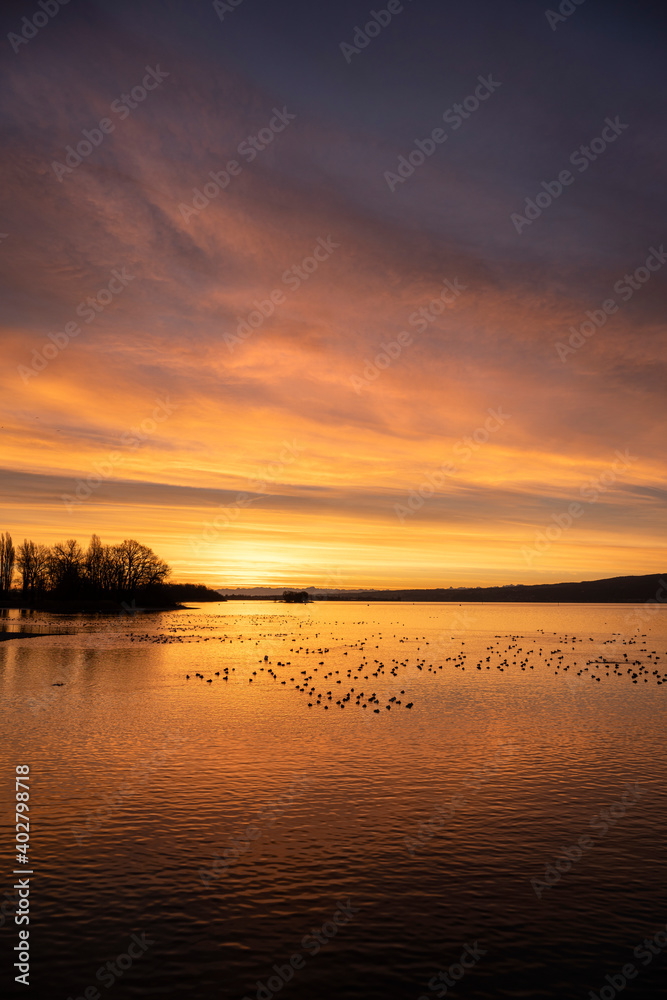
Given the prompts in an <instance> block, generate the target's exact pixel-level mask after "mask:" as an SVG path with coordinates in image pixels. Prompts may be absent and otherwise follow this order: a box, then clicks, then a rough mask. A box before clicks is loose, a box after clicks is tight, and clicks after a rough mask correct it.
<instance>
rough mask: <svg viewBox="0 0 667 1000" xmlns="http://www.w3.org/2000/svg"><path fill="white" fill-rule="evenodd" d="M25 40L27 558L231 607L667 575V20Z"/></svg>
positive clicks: (2, 270)
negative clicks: (256, 600) (100, 560)
mask: <svg viewBox="0 0 667 1000" xmlns="http://www.w3.org/2000/svg"><path fill="white" fill-rule="evenodd" d="M373 12H375V13H373ZM367 26H368V30H366V28H367ZM1 28H2V32H1V35H0V38H1V41H0V82H1V86H0V118H1V121H2V129H3V155H2V184H1V187H0V282H1V283H2V294H1V301H2V309H1V315H0V336H1V338H2V358H3V364H2V367H1V368H0V386H1V391H0V411H1V412H0V418H1V419H0V434H1V438H0V440H1V443H2V454H1V455H0V481H1V483H2V487H1V490H0V530H8V531H10V532H11V534H12V536H13V538H14V541H15V542H20V541H22V540H23V538H32V539H34V540H35V541H37V542H42V543H44V544H53V543H54V542H57V541H59V540H61V539H64V538H70V537H74V538H78V539H79V540H80V541H81V542H82V543H84V544H85V543H86V542H87V539H88V538H89V536H90V535H91V534H92V533H93V532H96V533H98V534H99V535H101V536H102V539H103V541H106V542H110V543H115V542H119V541H121V540H122V539H124V538H137V539H138V540H139V541H141V542H143V543H145V544H147V545H150V546H151V547H152V548H153V549H154V550H155V551H156V552H157V553H158V554H159V555H160V556H161V557H163V558H165V559H166V560H167V561H168V562H169V563H170V564H171V566H172V567H173V578H174V579H175V580H180V581H193V582H203V583H207V584H209V585H211V586H221V587H235V586H243V585H250V584H252V585H267V586H283V585H286V586H316V587H342V588H350V587H352V588H353V587H378V588H381V587H403V586H404V587H408V586H413V587H449V586H454V587H456V586H465V585H471V586H484V585H493V584H511V583H543V582H552V581H559V580H585V579H598V578H602V577H608V576H619V575H631V574H642V573H654V572H663V571H664V570H665V566H666V558H665V556H666V553H665V535H664V523H665V517H664V512H665V497H666V495H667V494H666V490H665V485H664V484H665V447H664V442H665V436H664V425H665V389H664V387H665V384H667V383H666V378H665V376H666V374H667V365H666V354H667V352H666V349H665V338H664V330H665V320H664V316H665V304H666V301H667V267H666V266H665V265H666V264H667V255H666V253H665V250H666V245H667V231H666V227H665V219H666V218H667V213H666V212H665V208H666V207H667V206H666V204H665V202H666V201H667V194H666V191H665V185H664V162H665V153H666V146H667V141H666V137H665V130H664V120H665V111H666V105H667V100H666V97H667V86H666V84H665V77H664V50H665V49H664V43H665V19H664V14H663V13H662V12H661V7H660V5H658V4H657V3H656V4H649V3H632V4H630V3H625V4H620V3H614V2H612V3H609V2H605V3H602V2H595V0H585V2H582V3H578V4H577V3H574V2H570V0H563V2H562V3H561V4H560V8H559V6H558V5H555V6H554V7H552V8H548V7H545V6H544V4H542V3H538V2H530V0H521V2H518V0H517V2H505V3H503V4H498V3H491V2H490V0H485V2H483V0H470V2H468V3H467V4H458V3H457V4H450V3H443V2H438V0H405V2H404V3H403V4H400V3H399V2H398V0H392V2H391V4H386V3H384V0H382V3H378V4H377V5H375V7H373V6H372V5H369V4H367V3H365V2H351V0H341V2H337V3H335V4H313V3H311V2H308V3H306V2H302V0H293V2H287V3H275V2H274V0H240V2H239V0H235V2H234V3H224V2H220V0H218V2H217V3H216V4H213V3H210V2H204V0H201V2H200V0H197V2H194V3H187V4H186V3H184V2H183V3H177V2H173V0H161V2H157V0H145V2H142V3H141V4H140V5H137V4H133V3H129V2H127V0H113V2H83V0H69V3H66V4H63V5H62V6H59V5H58V3H57V0H44V5H43V6H40V5H39V4H38V3H37V2H35V3H32V2H23V3H16V2H13V0H12V2H10V3H8V4H6V5H5V8H4V10H3V13H2V15H1Z"/></svg>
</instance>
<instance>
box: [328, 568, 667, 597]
mask: <svg viewBox="0 0 667 1000" xmlns="http://www.w3.org/2000/svg"><path fill="white" fill-rule="evenodd" d="M328 600H339V601H343V600H348V601H444V602H449V603H453V604H463V603H468V602H484V603H490V602H498V603H500V602H517V601H519V602H531V603H532V602H544V603H547V604H626V603H627V604H634V603H644V602H645V601H649V600H654V601H657V602H658V603H667V573H665V574H663V575H662V576H660V575H659V574H651V575H649V576H615V577H611V578H610V579H607V580H586V581H584V582H583V583H539V584H526V585H522V584H517V585H516V586H507V587H467V588H458V589H456V590H453V589H452V590H449V589H448V590H445V589H444V588H438V589H435V590H358V591H352V592H346V593H345V594H342V593H338V594H334V593H331V594H330V596H329V598H328Z"/></svg>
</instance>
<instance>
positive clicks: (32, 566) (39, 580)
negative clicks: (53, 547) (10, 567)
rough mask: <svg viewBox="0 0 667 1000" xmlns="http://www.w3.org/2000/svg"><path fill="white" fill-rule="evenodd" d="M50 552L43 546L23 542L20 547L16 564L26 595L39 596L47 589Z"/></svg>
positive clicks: (25, 540) (26, 541)
mask: <svg viewBox="0 0 667 1000" xmlns="http://www.w3.org/2000/svg"><path fill="white" fill-rule="evenodd" d="M48 560H49V550H48V549H47V548H45V547H44V546H43V545H35V543H34V542H29V541H28V540H27V539H24V540H23V545H19V547H18V552H17V559H16V563H17V566H18V569H19V572H20V574H21V585H22V588H23V593H24V594H30V595H34V594H39V593H41V592H42V591H43V590H44V589H45V588H46V579H47V570H48Z"/></svg>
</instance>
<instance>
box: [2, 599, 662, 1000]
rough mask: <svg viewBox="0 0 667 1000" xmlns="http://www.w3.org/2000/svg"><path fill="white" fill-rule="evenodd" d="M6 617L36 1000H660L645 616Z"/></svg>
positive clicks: (12, 744)
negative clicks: (26, 830) (24, 799)
mask: <svg viewBox="0 0 667 1000" xmlns="http://www.w3.org/2000/svg"><path fill="white" fill-rule="evenodd" d="M0 616H1V617H0V629H2V630H4V631H9V632H21V631H25V632H27V633H33V632H42V633H44V634H43V635H41V636H40V637H39V638H27V637H26V638H24V639H16V640H12V641H6V642H2V643H0V687H1V691H2V700H3V705H4V711H3V715H2V722H1V723H0V725H1V727H2V757H3V760H4V768H3V775H5V776H8V777H7V780H5V781H3V786H2V787H3V793H2V794H3V799H4V801H5V802H6V803H7V804H8V808H7V809H3V813H2V816H3V830H2V845H3V857H4V858H5V862H6V863H5V866H4V869H3V870H4V871H5V872H7V871H9V872H10V873H11V871H13V870H14V867H16V868H21V866H20V865H19V864H18V863H17V862H16V861H15V855H14V853H13V851H12V850H11V848H12V845H13V831H14V822H13V820H14V814H13V793H14V775H15V771H16V768H17V767H25V766H28V767H29V768H30V782H29V784H30V799H29V805H30V814H29V815H30V820H31V829H30V849H29V850H30V855H29V857H30V862H31V863H30V867H29V870H30V871H33V872H34V874H33V875H32V876H31V881H30V914H29V916H30V924H29V931H30V953H31V962H30V981H31V986H32V991H33V992H32V995H33V996H37V997H40V998H41V997H49V998H53V1000H59V998H62V1000H67V998H68V997H71V998H76V997H84V996H85V997H86V998H91V997H95V996H96V995H99V996H107V995H108V993H109V992H110V991H113V992H111V993H110V995H111V996H114V997H118V998H122V997H153V996H154V997H179V996H186V995H192V996H195V997H197V998H201V1000H208V998H220V1000H226V998H238V1000H242V998H244V997H246V998H251V1000H270V998H271V997H273V996H277V995H280V996H281V997H284V998H287V1000H314V998H321V1000H329V998H346V1000H394V998H396V1000H399V998H400V1000H419V998H425V997H426V998H432V997H444V996H454V997H460V998H466V997H474V998H476V1000H487V998H488V1000H492V998H493V1000H497V998H530V1000H540V998H549V1000H551V998H553V1000H565V998H567V1000H571V998H576V997H582V998H589V997H590V996H591V993H592V995H593V997H600V998H601V1000H610V998H611V997H613V996H615V995H616V993H618V992H622V990H623V988H624V986H625V984H627V995H628V997H630V996H631V997H645V998H652V1000H655V998H656V997H657V996H659V995H661V991H662V989H663V988H664V987H663V984H664V978H665V973H666V972H667V960H666V957H665V954H664V953H663V951H662V949H663V947H665V946H666V945H667V934H665V933H664V932H665V927H666V925H667V856H666V854H665V849H664V843H665V829H666V828H667V794H666V790H665V769H666V764H667V739H666V725H665V722H666V716H667V713H666V708H667V615H666V614H665V609H664V607H657V606H656V610H655V611H651V610H650V608H647V607H646V606H626V605H594V606H591V605H585V606H582V605H561V606H556V605H519V604H505V605H479V604H478V605H473V604H466V605H454V604H452V605H449V604H447V605H445V604H407V603H405V604H402V603H376V604H371V605H368V604H361V603H347V602H345V603H333V602H332V603H326V602H317V603H314V604H309V605H285V604H274V603H270V602H236V601H234V602H232V601H230V602H228V603H220V604H211V605H202V606H199V607H193V608H188V609H187V610H183V611H178V612H170V613H150V614H148V613H147V614H141V613H138V614H134V615H125V614H124V615H119V616H102V615H81V616H55V615H48V614H45V613H38V612H19V611H15V610H11V611H4V612H0ZM53 632H55V633H57V634H55V635H54V634H47V633H53ZM186 675H189V679H187V676H186ZM198 675H202V676H201V677H200V676H198ZM209 681H211V683H209ZM408 706H411V707H408ZM13 878H14V876H12V875H11V874H8V875H6V887H5V895H3V900H5V905H4V907H3V908H2V918H0V919H1V923H2V926H1V927H0V940H2V942H3V945H4V947H3V949H2V951H3V962H5V965H4V967H3V973H4V980H5V982H7V983H9V984H10V986H11V987H14V989H15V992H16V993H17V994H19V995H20V992H21V990H22V987H21V986H20V985H18V984H14V982H13V977H14V974H15V973H14V972H13V971H12V969H11V963H12V961H13V959H11V958H9V959H8V956H9V955H10V954H11V952H12V949H13V947H14V945H15V944H16V943H17V941H18V928H17V927H16V926H15V924H14V919H13V907H14V905H15V904H14V903H13V902H12V901H11V900H12V896H13V893H14V890H13V889H12V885H13V884H14V883H13V881H12V879H13ZM656 935H657V937H656ZM645 940H646V941H647V942H648V944H647V945H644V944H642V942H644V941H645ZM663 941H664V944H663ZM624 968H625V971H623V970H624ZM86 990H87V991H88V992H86ZM12 992H14V990H12Z"/></svg>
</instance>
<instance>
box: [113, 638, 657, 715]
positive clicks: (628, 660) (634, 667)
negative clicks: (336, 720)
mask: <svg viewBox="0 0 667 1000" xmlns="http://www.w3.org/2000/svg"><path fill="white" fill-rule="evenodd" d="M357 624H359V625H368V622H358V623H357ZM209 627H210V628H215V630H216V631H217V628H216V626H209ZM194 628H196V629H197V630H198V631H202V623H201V621H198V622H197V623H196V625H195V626H194ZM299 628H303V625H300V626H299ZM189 631H190V627H188V626H179V627H175V628H172V629H170V634H168V635H164V634H160V635H157V634H150V633H145V634H139V635H137V634H133V635H132V636H131V637H130V638H131V641H132V642H150V643H162V644H170V643H184V642H192V641H195V642H211V641H218V642H223V643H229V644H230V645H231V644H233V643H234V642H237V643H238V642H240V643H243V642H250V643H254V644H255V645H256V646H259V645H260V644H261V642H262V641H265V640H264V638H263V637H260V639H257V638H251V637H249V636H248V635H245V636H244V635H243V634H239V635H235V636H234V638H232V637H230V636H229V635H226V634H225V635H223V636H219V635H210V636H201V635H194V634H192V635H189V634H187V633H188V632H189ZM179 632H183V633H185V634H184V635H179V634H178V633H179ZM552 635H553V636H556V638H555V639H553V640H552V642H551V643H548V642H547V637H546V635H545V633H544V632H542V631H541V636H540V638H539V639H538V642H536V643H535V646H534V648H527V647H524V646H523V645H519V642H522V643H527V642H528V643H530V642H534V640H533V639H528V638H527V637H522V636H510V637H509V638H510V643H509V644H508V643H507V636H498V635H496V636H494V639H495V640H499V641H498V642H497V644H495V645H494V644H493V643H492V644H491V645H489V646H487V647H486V649H485V653H486V654H488V655H482V657H481V658H478V659H477V661H476V662H474V663H473V662H470V663H469V662H467V660H468V657H467V653H466V651H465V646H466V643H465V642H464V641H462V640H459V642H460V646H461V650H460V651H459V652H456V651H455V650H454V649H453V648H452V646H451V645H450V643H455V642H456V641H457V640H456V639H455V637H454V636H451V637H450V639H449V641H448V642H447V645H446V647H445V640H444V639H443V637H442V636H439V637H438V640H439V641H437V642H436V643H435V644H434V643H433V642H432V641H429V640H428V639H426V637H425V636H421V638H420V637H419V636H415V637H414V640H412V639H411V638H410V637H408V636H397V635H394V636H393V639H394V640H395V641H397V642H399V643H405V644H408V643H410V644H411V643H412V642H413V641H414V642H417V643H420V644H421V643H423V644H424V648H426V647H429V646H431V647H432V648H431V649H426V652H425V653H424V650H423V649H422V646H421V645H417V647H416V652H417V653H419V654H420V655H419V656H416V657H415V658H414V661H413V664H412V666H413V667H414V668H416V670H418V671H422V672H423V671H424V670H426V671H427V672H429V673H437V671H440V670H444V669H446V668H447V665H449V666H450V667H451V668H453V669H455V670H461V671H465V670H466V669H468V670H475V669H476V670H479V671H484V670H496V671H499V672H501V673H504V672H505V671H508V670H511V669H512V668H514V667H516V668H518V669H520V670H521V671H524V672H525V671H530V670H534V669H535V667H536V666H538V665H541V664H544V665H545V666H547V667H549V666H551V667H554V668H555V669H554V674H555V675H558V674H561V673H562V674H566V673H567V672H568V671H572V675H573V676H576V677H577V678H580V681H578V683H581V682H582V681H583V680H584V679H585V677H586V676H588V677H589V678H590V679H591V680H593V681H597V682H598V683H599V682H600V680H601V678H602V677H603V676H606V677H610V676H612V675H614V676H617V677H626V678H627V679H629V680H631V681H632V683H633V684H638V683H639V682H640V681H643V683H644V684H648V683H649V681H650V680H652V679H654V680H655V681H656V682H657V684H658V685H662V684H663V683H667V673H665V672H664V671H661V670H660V669H659V666H658V665H659V661H660V658H661V657H660V655H659V654H658V652H657V650H650V651H649V650H648V649H647V647H646V642H645V640H646V638H647V637H646V636H640V637H639V638H634V639H633V638H625V639H624V638H621V637H620V636H614V637H613V638H611V639H607V640H604V641H603V642H601V645H603V646H610V645H611V646H614V647H615V650H614V653H615V656H614V658H611V656H610V655H609V654H610V653H611V650H609V651H608V652H607V655H602V654H600V655H598V656H597V657H595V658H593V659H591V658H588V655H587V654H588V651H587V649H586V647H587V645H588V643H592V642H598V643H600V640H594V639H593V637H590V636H589V637H588V638H587V639H583V638H578V637H576V636H570V637H568V636H560V637H558V636H557V633H552ZM319 636H320V633H319V632H318V633H316V634H315V639H318V638H319ZM269 638H270V639H272V640H274V641H275V639H281V640H282V642H283V643H288V642H290V643H292V645H291V646H290V650H289V651H290V654H292V655H293V657H294V661H295V662H292V660H287V659H280V660H276V662H275V667H276V668H278V667H280V668H281V670H283V671H285V672H286V673H285V679H281V676H280V675H279V673H278V672H277V670H275V669H274V665H273V660H272V659H271V658H270V656H269V654H268V653H267V654H264V656H263V658H262V659H260V660H259V661H258V662H257V661H255V663H256V666H257V669H255V670H252V671H250V676H248V678H247V682H248V683H249V684H253V683H256V682H257V681H258V680H261V679H262V678H261V674H264V673H265V674H266V675H267V678H268V677H270V678H272V679H273V682H274V683H279V684H280V685H282V686H287V685H288V683H289V684H291V685H294V690H296V691H298V692H299V693H300V694H301V695H303V696H305V698H307V699H308V700H307V702H306V704H307V706H308V708H319V707H322V708H323V709H324V710H325V711H328V710H329V708H332V709H333V708H334V707H338V708H341V709H344V708H345V707H346V705H350V706H356V707H358V708H361V709H370V710H371V711H373V712H375V713H376V714H380V712H381V709H382V702H386V703H385V704H384V708H385V710H386V711H391V709H392V708H394V709H395V708H398V707H404V708H406V709H410V708H412V707H413V705H414V702H412V701H405V703H404V700H402V699H401V698H400V697H399V695H405V688H404V687H403V688H400V689H397V690H396V693H395V694H392V696H391V697H386V696H385V697H383V698H382V702H381V701H380V698H379V697H378V694H377V692H376V691H374V690H371V689H372V688H373V686H374V685H373V678H375V679H379V678H380V677H384V678H386V679H388V678H389V677H392V678H397V677H398V674H399V671H400V670H404V671H407V670H408V669H409V668H410V657H409V656H405V657H404V658H403V659H397V658H395V657H392V658H391V663H389V662H387V663H385V662H384V660H380V659H377V658H373V659H372V660H370V659H369V656H367V655H365V654H364V649H365V648H366V647H367V646H368V645H369V643H370V640H369V639H363V640H361V641H360V642H357V643H349V644H344V643H342V644H341V643H340V641H339V640H334V639H333V636H332V640H333V641H336V643H337V644H336V646H335V647H330V646H326V645H321V644H318V643H316V642H311V643H309V644H307V645H297V643H298V642H299V638H298V637H297V636H295V635H292V636H291V637H288V634H287V633H285V634H283V635H280V634H278V635H276V633H272V634H270V635H269V636H267V637H266V639H269ZM372 638H378V639H382V635H379V634H378V635H377V636H376V635H373V637H372ZM301 641H302V642H303V637H301ZM539 642H541V643H542V644H543V645H538V643H539ZM345 645H347V648H344V647H345ZM547 645H555V646H556V647H557V648H550V649H547V648H546V647H547ZM621 646H625V647H639V648H637V649H636V650H632V649H631V650H630V652H628V650H627V649H626V650H623V651H622V650H621V648H620V647H621ZM375 648H376V649H379V648H380V647H379V643H378V644H376V645H375ZM578 650H581V654H580V655H581V657H582V659H584V660H585V663H583V664H582V665H581V666H579V664H578V661H577V660H573V659H572V656H573V655H574V654H576V652H577V651H578ZM441 651H442V652H445V651H449V654H450V655H448V656H441V655H437V656H436V655H434V653H436V652H438V653H440V652H441ZM591 651H592V650H591ZM332 653H333V654H334V655H335V656H336V657H338V656H339V655H340V654H341V653H342V655H343V656H348V655H350V654H351V655H354V654H355V653H357V654H358V655H361V662H359V663H358V664H357V665H356V666H354V667H344V668H342V669H340V670H336V669H327V660H326V659H325V658H326V657H327V655H330V654H332ZM638 653H640V654H641V655H642V656H643V657H644V658H645V660H644V661H642V660H639V659H637V658H636V657H637V654H638ZM429 654H430V655H429ZM283 655H285V654H283ZM369 655H370V654H369ZM664 655H666V656H667V652H666V653H665V654H664ZM314 656H322V657H323V658H322V659H321V660H318V661H317V665H316V666H315V665H311V664H312V660H311V663H310V664H308V665H307V669H305V670H303V669H300V668H301V664H302V663H304V658H305V657H309V658H310V657H314ZM566 660H567V662H564V661H566ZM427 661H428V662H427ZM304 665H306V664H305V663H304ZM578 666H579V669H576V668H577V667H578ZM295 667H298V668H299V669H298V670H297V669H295ZM320 667H322V668H324V669H323V670H321V671H320ZM651 668H652V669H651ZM241 672H242V668H241V667H239V668H238V673H239V674H240V673H241ZM236 673H237V668H236V667H235V666H232V667H231V668H230V667H229V666H225V667H222V668H221V670H215V671H213V672H212V676H209V677H205V676H204V674H203V673H200V671H195V673H194V674H193V675H191V674H186V675H185V680H187V681H189V680H191V679H197V680H199V681H205V683H207V684H213V683H215V680H216V679H218V678H219V679H220V681H222V682H228V681H229V678H230V675H231V674H236ZM287 674H292V675H294V676H290V677H289V679H287ZM316 675H317V676H316ZM572 675H571V676H572ZM364 681H369V682H370V683H369V684H368V685H366V684H364V683H363V682H364ZM327 682H329V683H330V684H331V688H328V683H327ZM351 682H355V686H352V683H351ZM356 682H361V683H360V685H359V686H357V684H356ZM404 683H405V682H404ZM361 687H363V690H361Z"/></svg>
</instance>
